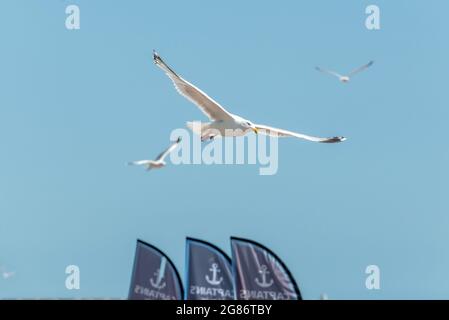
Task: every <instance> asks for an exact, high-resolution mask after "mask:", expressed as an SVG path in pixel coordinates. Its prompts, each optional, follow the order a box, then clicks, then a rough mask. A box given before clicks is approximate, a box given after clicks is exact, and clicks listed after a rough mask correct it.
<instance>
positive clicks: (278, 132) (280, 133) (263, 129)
mask: <svg viewBox="0 0 449 320" xmlns="http://www.w3.org/2000/svg"><path fill="white" fill-rule="evenodd" d="M255 127H256V128H257V130H258V132H259V133H261V134H265V135H268V136H273V137H295V138H299V139H304V140H308V141H313V142H321V143H335V142H342V141H345V140H346V138H345V137H331V138H320V137H313V136H308V135H305V134H302V133H297V132H292V131H288V130H284V129H278V128H273V127H269V126H265V125H262V124H256V125H255Z"/></svg>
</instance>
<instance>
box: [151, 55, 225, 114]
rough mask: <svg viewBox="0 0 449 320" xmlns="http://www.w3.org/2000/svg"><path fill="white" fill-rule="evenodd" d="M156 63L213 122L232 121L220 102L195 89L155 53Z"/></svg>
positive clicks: (181, 91) (179, 90)
mask: <svg viewBox="0 0 449 320" xmlns="http://www.w3.org/2000/svg"><path fill="white" fill-rule="evenodd" d="M153 60H154V63H155V64H156V65H157V66H158V67H159V68H161V69H162V70H164V71H165V73H166V74H167V76H168V77H169V78H170V79H171V80H172V81H173V84H174V85H175V88H176V90H178V92H179V93H180V94H181V95H183V96H184V97H186V98H187V99H189V100H190V101H191V102H193V103H194V104H196V105H197V106H198V107H199V108H200V109H201V111H202V112H203V113H204V114H205V115H206V116H207V117H209V119H210V120H212V121H217V120H231V119H233V117H232V115H231V114H230V113H229V112H228V111H226V110H225V109H224V108H223V107H222V106H221V105H220V104H219V103H218V102H216V101H215V100H214V99H212V98H211V97H209V96H208V95H207V94H206V93H204V92H203V91H201V90H200V89H198V88H197V87H195V86H194V85H193V84H191V83H190V82H188V81H186V80H184V79H183V78H181V77H180V76H179V75H178V74H176V72H174V71H173V70H172V69H171V68H170V67H169V66H168V65H167V64H166V63H165V62H164V61H163V60H162V59H161V57H160V56H159V55H158V54H157V52H156V51H153Z"/></svg>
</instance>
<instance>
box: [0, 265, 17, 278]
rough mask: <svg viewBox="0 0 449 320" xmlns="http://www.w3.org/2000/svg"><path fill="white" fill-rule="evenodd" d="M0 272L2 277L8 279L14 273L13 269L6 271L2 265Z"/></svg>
mask: <svg viewBox="0 0 449 320" xmlns="http://www.w3.org/2000/svg"><path fill="white" fill-rule="evenodd" d="M0 272H1V274H2V278H3V279H9V278H11V277H13V276H14V275H15V274H16V273H15V272H14V271H7V269H6V268H5V267H3V266H0Z"/></svg>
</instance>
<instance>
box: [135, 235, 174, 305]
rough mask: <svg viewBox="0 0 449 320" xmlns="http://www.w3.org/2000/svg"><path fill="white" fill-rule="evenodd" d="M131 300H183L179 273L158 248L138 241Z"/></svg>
mask: <svg viewBox="0 0 449 320" xmlns="http://www.w3.org/2000/svg"><path fill="white" fill-rule="evenodd" d="M128 298H129V299H130V300H182V299H183V289H182V284H181V279H180V277H179V274H178V271H177V270H176V267H175V266H174V264H173V263H172V262H171V261H170V259H169V258H168V257H167V255H165V254H164V253H163V252H162V251H161V250H159V249H158V248H156V247H154V246H152V245H150V244H148V243H145V242H143V241H141V240H137V247H136V255H135V258H134V268H133V274H132V277H131V286H130V290H129V297H128Z"/></svg>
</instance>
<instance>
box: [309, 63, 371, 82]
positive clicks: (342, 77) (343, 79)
mask: <svg viewBox="0 0 449 320" xmlns="http://www.w3.org/2000/svg"><path fill="white" fill-rule="evenodd" d="M373 63H374V61H370V62H368V63H367V64H364V65H363V66H361V67H358V68H357V69H355V70H353V71H351V72H350V73H348V75H341V74H339V73H337V72H335V71H332V70H328V69H323V68H320V67H315V69H317V70H318V71H320V72H324V73H327V74H330V75H332V76H335V77H337V78H338V80H340V81H341V82H343V83H348V82H349V80H350V79H351V77H352V76H353V75H355V74H357V73H359V72H361V71H363V70H365V69H367V68H368V67H371V66H372V65H373Z"/></svg>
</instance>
